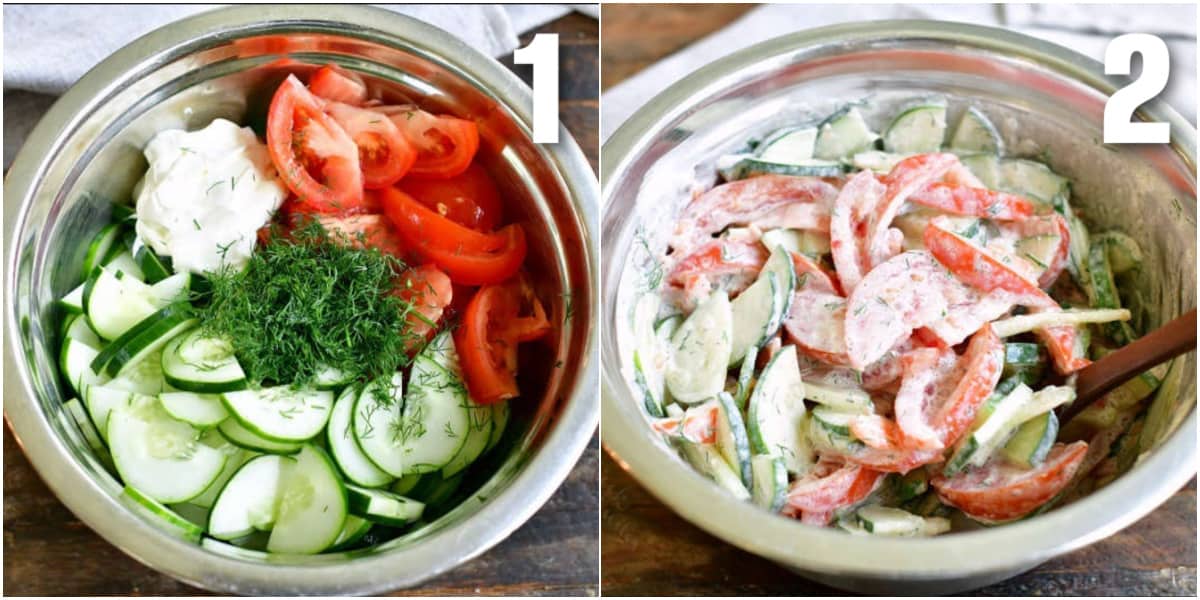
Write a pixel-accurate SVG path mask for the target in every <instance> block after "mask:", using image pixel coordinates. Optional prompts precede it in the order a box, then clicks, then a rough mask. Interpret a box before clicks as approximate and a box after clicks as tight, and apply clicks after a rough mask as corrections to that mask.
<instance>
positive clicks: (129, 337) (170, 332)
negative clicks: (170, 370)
mask: <svg viewBox="0 0 1200 600" xmlns="http://www.w3.org/2000/svg"><path fill="white" fill-rule="evenodd" d="M192 314H193V313H192V308H191V305H189V304H187V303H184V302H180V303H176V304H170V305H167V307H166V308H163V309H162V310H159V311H158V312H155V313H152V314H150V316H148V317H146V318H144V319H142V320H141V321H139V322H138V323H137V324H136V325H134V326H133V327H130V328H129V330H128V331H126V332H125V333H123V334H121V337H119V338H117V339H115V340H113V342H112V343H111V344H109V345H108V346H105V347H104V350H102V351H101V352H100V354H98V355H97V356H96V358H95V359H94V360H93V361H92V369H93V370H96V371H98V370H100V369H104V370H105V372H107V373H108V374H109V375H111V376H113V377H116V376H118V375H121V374H122V373H124V372H126V371H128V370H129V369H130V368H132V367H133V366H135V365H137V364H138V363H139V362H141V361H142V360H145V359H146V358H147V357H149V356H151V355H153V354H154V353H155V352H157V351H159V350H160V349H162V347H163V346H164V345H166V343H167V342H168V341H170V340H171V338H174V337H175V336H177V335H179V334H180V333H182V332H184V331H187V330H188V329H189V328H191V327H192V326H193V325H195V324H196V319H195V317H193V316H192ZM160 368H161V367H160Z"/></svg>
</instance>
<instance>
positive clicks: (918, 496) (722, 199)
mask: <svg viewBox="0 0 1200 600" xmlns="http://www.w3.org/2000/svg"><path fill="white" fill-rule="evenodd" d="M955 104H957V105H955ZM955 104H951V103H949V102H947V101H946V100H945V99H944V98H941V97H919V98H910V99H909V100H908V101H907V102H904V103H902V104H901V105H900V108H899V109H898V110H895V111H892V112H890V113H889V114H887V115H885V116H884V118H883V119H869V118H868V117H867V116H865V115H866V114H867V113H868V112H869V111H867V110H866V103H865V102H864V103H852V104H849V105H846V106H843V107H841V108H840V109H838V110H836V111H834V112H833V113H832V114H829V115H827V116H825V117H824V118H821V119H818V120H816V121H813V122H803V123H797V124H794V125H789V126H786V127H782V128H780V129H778V130H777V131H774V132H773V133H771V134H769V135H766V136H763V137H762V138H760V139H755V140H751V141H749V142H748V143H747V144H746V146H745V147H744V149H743V150H742V151H740V152H737V153H735V154H731V155H728V156H724V157H722V158H721V159H720V160H719V161H718V164H717V167H718V168H717V171H718V173H719V175H718V180H717V182H716V183H715V184H713V185H709V186H705V189H702V190H699V191H697V192H696V193H695V194H694V196H693V197H692V198H691V199H690V201H688V202H686V203H685V204H684V206H683V208H682V210H681V212H680V214H678V215H677V216H676V218H675V220H674V223H673V225H672V228H671V231H670V232H669V234H668V239H667V242H666V247H665V249H663V250H662V251H652V250H651V247H650V244H649V243H643V244H642V247H643V248H644V250H645V251H646V253H647V254H648V255H650V257H651V261H650V262H651V263H652V267H651V268H649V269H647V270H646V272H645V276H644V281H643V285H642V292H641V294H640V295H639V296H638V297H637V299H636V301H635V302H633V303H632V309H631V312H632V314H631V319H632V332H633V337H632V339H633V340H634V342H633V345H634V351H633V354H632V356H631V357H630V358H631V360H629V361H628V363H627V365H628V374H629V377H630V379H631V381H633V382H634V383H635V384H636V386H635V387H636V389H637V390H638V394H639V395H640V402H641V404H642V405H643V407H644V410H645V413H646V416H647V418H648V419H650V420H651V424H652V430H653V431H654V432H656V435H661V436H663V437H664V439H665V440H666V441H667V442H668V443H669V444H671V445H672V446H673V447H675V448H677V449H678V451H679V453H680V454H681V455H682V457H683V458H684V459H685V460H686V461H687V462H688V463H690V464H691V465H692V466H693V467H694V468H695V469H697V470H698V471H700V472H701V473H703V474H705V475H707V476H708V477H710V478H711V479H712V480H713V481H714V482H716V483H717V484H718V485H719V486H721V487H722V488H724V489H725V490H726V491H727V492H728V493H730V494H732V495H734V496H735V497H738V498H741V499H744V500H745V501H747V502H753V503H754V504H757V505H758V506H761V507H762V508H763V509H765V510H768V511H771V512H775V513H778V514H781V515H784V516H787V517H792V518H796V519H799V520H801V521H802V522H804V523H808V524H811V525H816V526H822V527H835V528H839V529H841V530H844V531H846V532H849V533H851V534H856V535H888V536H927V535H937V534H941V533H945V532H948V531H951V530H952V529H957V528H960V527H969V526H970V523H972V522H973V523H978V524H984V525H994V524H999V523H1005V522H1011V521H1015V520H1018V519H1023V518H1027V517H1029V516H1031V515H1035V514H1039V513H1040V512H1042V511H1045V510H1048V509H1050V508H1052V507H1053V506H1055V505H1056V504H1057V503H1060V502H1062V501H1064V500H1066V499H1070V498H1072V497H1073V495H1075V494H1082V493H1085V492H1086V491H1087V490H1088V489H1092V488H1094V487H1095V486H1097V485H1103V484H1104V483H1106V482H1107V481H1110V480H1111V479H1112V478H1113V477H1115V475H1116V474H1117V473H1118V472H1121V471H1122V467H1121V465H1124V466H1125V468H1127V467H1128V464H1129V463H1130V461H1132V460H1134V459H1135V458H1136V456H1137V448H1136V447H1137V443H1136V439H1137V435H1138V427H1139V426H1140V423H1141V422H1142V421H1143V420H1144V418H1145V411H1144V408H1145V403H1144V402H1143V401H1144V400H1146V399H1147V398H1148V397H1150V396H1151V395H1152V393H1153V392H1154V391H1155V390H1156V388H1157V387H1158V386H1159V384H1160V382H1161V380H1162V379H1163V377H1164V375H1165V372H1166V369H1167V365H1161V366H1159V367H1156V368H1154V369H1152V370H1150V371H1148V372H1146V373H1143V374H1142V375H1141V376H1139V377H1137V378H1135V379H1133V380H1132V381H1130V382H1128V383H1126V384H1124V385H1122V386H1121V387H1119V388H1118V389H1116V390H1115V391H1113V392H1111V393H1109V394H1108V395H1107V396H1105V397H1104V398H1103V399H1102V400H1101V401H1100V402H1097V403H1096V404H1094V405H1092V406H1090V407H1088V408H1086V409H1084V410H1083V411H1082V412H1081V413H1080V414H1078V416H1076V417H1075V418H1073V419H1071V420H1070V421H1069V422H1065V423H1060V422H1059V418H1058V413H1057V412H1056V409H1057V410H1061V407H1064V406H1067V405H1070V404H1071V403H1072V402H1073V401H1074V400H1075V391H1074V387H1073V377H1072V375H1073V374H1074V373H1076V372H1078V371H1079V370H1080V369H1082V368H1084V367H1086V366H1087V365H1088V364H1090V362H1091V361H1092V360H1095V359H1097V358H1098V357H1100V356H1103V355H1104V354H1106V353H1108V352H1112V351H1113V350H1114V349H1116V348H1119V347H1121V346H1123V345H1126V344H1128V343H1129V342H1130V341H1132V340H1133V339H1135V338H1136V337H1138V335H1139V334H1140V333H1141V332H1142V328H1143V327H1144V325H1145V316H1144V310H1143V303H1144V299H1143V298H1142V297H1141V296H1140V295H1139V294H1138V292H1137V291H1136V289H1135V288H1133V287H1132V286H1129V285H1125V284H1126V282H1127V281H1128V280H1129V279H1130V278H1132V277H1133V276H1134V275H1135V274H1136V273H1137V271H1138V269H1139V268H1140V266H1141V261H1142V253H1141V249H1140V247H1139V244H1138V242H1137V240H1135V239H1133V238H1131V237H1130V236H1128V235H1126V234H1124V233H1122V232H1120V231H1116V230H1113V231H1089V230H1088V228H1087V227H1086V226H1085V225H1084V224H1083V221H1082V220H1081V219H1080V217H1079V215H1078V214H1077V213H1076V211H1075V210H1073V209H1072V206H1071V203H1070V199H1071V182H1070V181H1069V180H1068V179H1067V178H1065V177H1063V176H1060V175H1059V174H1057V173H1055V172H1053V171H1052V170H1051V169H1050V168H1049V167H1048V166H1047V165H1046V164H1045V161H1044V160H1039V159H1036V158H1030V157H1028V156H1021V157H1019V156H1017V155H1015V154H1013V153H1010V152H1008V151H1007V149H1006V148H1005V144H1004V141H1003V137H1002V136H1001V135H1000V134H999V133H998V131H997V128H996V126H995V125H994V124H993V123H992V121H991V120H990V118H989V116H988V115H987V114H985V113H984V112H983V111H981V110H980V109H978V108H977V107H974V106H971V105H969V104H968V103H955ZM1085 478H1086V479H1087V482H1086V483H1085ZM1088 486H1091V487H1088ZM1085 488H1087V489H1085Z"/></svg>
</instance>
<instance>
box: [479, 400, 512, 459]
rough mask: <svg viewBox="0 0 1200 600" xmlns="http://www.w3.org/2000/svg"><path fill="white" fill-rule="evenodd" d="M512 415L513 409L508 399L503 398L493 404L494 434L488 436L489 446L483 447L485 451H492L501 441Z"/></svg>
mask: <svg viewBox="0 0 1200 600" xmlns="http://www.w3.org/2000/svg"><path fill="white" fill-rule="evenodd" d="M511 415H512V409H511V408H510V407H509V406H508V401H507V400H501V401H499V402H497V403H495V404H493V405H492V435H491V437H489V438H488V443H487V447H485V448H484V449H483V451H484V452H491V451H492V448H495V447H496V444H499V443H500V439H501V438H503V437H504V430H505V429H506V428H507V427H508V419H509V417H510V416H511Z"/></svg>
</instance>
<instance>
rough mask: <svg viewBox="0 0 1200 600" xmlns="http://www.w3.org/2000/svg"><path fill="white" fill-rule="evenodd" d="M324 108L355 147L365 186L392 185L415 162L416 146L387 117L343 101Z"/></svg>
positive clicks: (375, 187) (374, 187)
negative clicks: (352, 141) (348, 136)
mask: <svg viewBox="0 0 1200 600" xmlns="http://www.w3.org/2000/svg"><path fill="white" fill-rule="evenodd" d="M325 112H327V113H329V116H331V117H333V120H335V121H337V123H338V125H341V126H342V129H345V130H346V133H348V134H349V135H350V138H351V139H353V140H354V144H355V145H356V146H357V147H358V164H359V167H360V168H361V169H362V178H363V186H364V187H367V188H369V189H378V188H382V187H387V186H389V185H392V184H393V183H396V182H397V181H399V180H400V178H401V177H404V174H405V173H408V171H409V169H411V168H412V166H413V163H414V162H416V160H417V151H416V149H414V148H413V147H412V144H409V143H408V140H407V139H405V138H404V136H403V135H400V130H399V129H397V128H396V125H395V124H394V123H392V121H391V120H390V119H388V118H387V117H384V116H383V115H381V114H379V113H377V112H375V111H371V110H367V109H365V108H359V107H357V106H351V105H350V104H345V103H342V102H329V103H328V104H326V106H325Z"/></svg>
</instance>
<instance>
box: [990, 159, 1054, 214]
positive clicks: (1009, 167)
mask: <svg viewBox="0 0 1200 600" xmlns="http://www.w3.org/2000/svg"><path fill="white" fill-rule="evenodd" d="M999 174H1000V180H999V182H998V187H999V188H1000V189H1002V190H1005V191H1008V192H1012V193H1015V194H1019V195H1022V196H1025V197H1026V198H1029V199H1031V200H1037V201H1039V202H1041V203H1042V204H1045V205H1054V204H1056V203H1058V202H1060V201H1061V198H1063V197H1066V196H1067V195H1069V194H1070V190H1071V188H1070V180H1068V179H1067V178H1066V177H1063V176H1061V175H1059V174H1057V173H1055V172H1054V171H1051V170H1050V167H1047V166H1046V165H1044V164H1042V163H1040V162H1035V161H1032V160H1025V159H1021V158H1009V159H1004V160H1001V161H1000V172H999Z"/></svg>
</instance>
